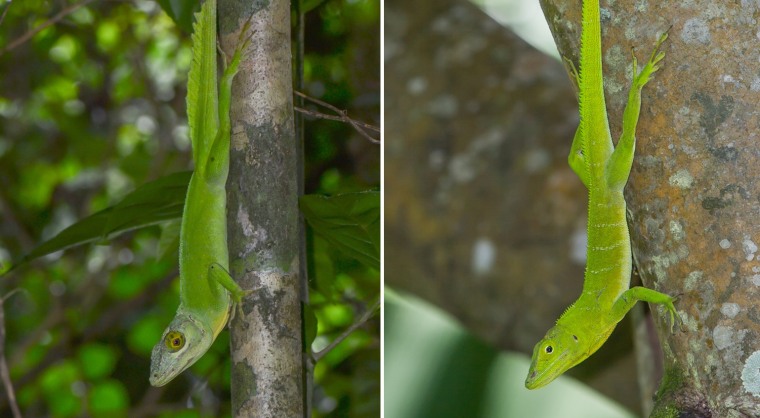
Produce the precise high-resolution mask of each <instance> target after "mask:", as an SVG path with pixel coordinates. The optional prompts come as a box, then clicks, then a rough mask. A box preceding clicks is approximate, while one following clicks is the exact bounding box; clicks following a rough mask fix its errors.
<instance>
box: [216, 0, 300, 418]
mask: <svg viewBox="0 0 760 418" xmlns="http://www.w3.org/2000/svg"><path fill="white" fill-rule="evenodd" d="M251 15H254V18H253V20H252V21H251V27H250V29H249V31H250V33H251V36H252V41H251V46H250V49H249V51H248V53H247V55H246V58H245V59H244V60H243V61H242V64H241V70H240V73H239V74H238V76H237V77H236V79H235V84H234V86H233V94H232V114H231V120H232V147H231V148H232V149H231V152H230V153H231V168H230V177H229V180H228V184H227V190H228V191H227V194H228V207H227V213H228V231H229V248H230V269H231V273H232V275H233V277H234V278H235V280H237V281H238V282H239V283H240V285H241V286H242V287H243V288H244V289H255V290H256V292H255V293H254V294H253V295H251V296H249V297H248V298H246V300H245V302H244V304H243V315H242V317H241V316H238V317H236V318H235V319H234V320H233V321H232V323H231V350H232V410H233V414H234V416H236V417H302V416H303V415H304V406H303V369H302V367H303V365H302V343H301V340H302V338H301V329H302V326H301V305H300V300H301V298H300V284H299V238H298V236H299V232H298V231H299V228H298V168H297V161H298V158H297V144H296V138H295V131H294V127H293V102H292V97H293V92H292V78H291V54H290V44H291V43H290V3H289V2H288V1H282V0H272V1H253V2H250V1H243V0H220V2H219V22H220V33H221V40H222V42H221V43H222V47H223V48H224V50H225V51H228V54H229V53H231V51H232V50H233V48H234V46H235V45H236V43H237V36H238V35H237V34H238V31H239V30H240V29H241V28H242V25H243V23H244V22H245V21H246V20H247V19H248V17H249V16H251Z"/></svg>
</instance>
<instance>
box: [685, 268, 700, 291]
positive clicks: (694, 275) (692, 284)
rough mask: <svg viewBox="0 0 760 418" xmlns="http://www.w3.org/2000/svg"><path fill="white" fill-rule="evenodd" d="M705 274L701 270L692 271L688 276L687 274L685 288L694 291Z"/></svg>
mask: <svg viewBox="0 0 760 418" xmlns="http://www.w3.org/2000/svg"><path fill="white" fill-rule="evenodd" d="M703 276H704V273H703V272H701V271H700V270H697V271H692V272H691V273H689V275H688V276H686V282H685V283H684V288H685V289H686V290H688V291H692V290H694V289H696V288H697V285H699V283H700V282H701V281H702V277H703Z"/></svg>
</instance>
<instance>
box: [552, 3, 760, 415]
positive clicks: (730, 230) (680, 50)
mask: <svg viewBox="0 0 760 418" xmlns="http://www.w3.org/2000/svg"><path fill="white" fill-rule="evenodd" d="M542 5H543V7H544V11H545V12H546V15H547V20H548V21H549V22H550V26H552V31H553V32H554V36H555V39H557V43H558V45H559V46H560V48H559V49H560V51H561V53H562V54H563V55H565V56H567V57H571V58H575V57H576V55H577V48H576V47H575V46H573V45H576V46H577V39H579V38H578V35H579V33H580V26H579V22H580V12H579V10H580V1H576V0H542ZM601 6H602V28H603V29H602V43H603V45H602V56H603V57H604V60H605V62H604V72H605V79H604V81H605V92H606V93H607V99H608V101H607V103H608V106H607V108H608V114H609V117H610V127H611V129H612V133H613V138H616V137H617V135H619V132H620V126H621V121H622V112H623V106H624V104H625V100H626V94H627V90H628V86H629V85H630V78H631V70H630V58H628V57H630V54H629V52H628V51H629V50H630V49H631V48H632V47H635V48H636V53H637V55H638V57H639V59H640V62H644V60H645V59H647V58H648V55H647V54H649V52H650V51H651V48H652V46H653V45H654V42H655V41H656V39H657V36H658V35H659V34H660V33H662V32H664V31H665V30H668V28H670V37H669V39H668V41H667V42H666V43H665V44H664V45H663V48H662V49H663V51H664V52H665V53H666V54H667V55H666V57H665V60H664V61H663V63H662V64H661V67H662V69H661V70H660V71H659V72H657V73H656V74H655V75H654V79H653V80H652V81H651V82H650V83H649V84H647V86H646V87H645V88H644V92H643V96H642V97H643V98H642V111H641V120H640V121H639V127H638V132H637V141H638V143H637V145H636V157H635V159H634V162H633V170H632V173H631V177H630V179H629V182H628V185H627V186H626V201H627V202H628V207H629V211H630V219H629V225H630V227H631V240H632V244H633V253H634V259H635V261H636V265H637V266H638V269H639V272H640V274H641V277H642V280H643V282H644V284H645V285H646V286H647V287H650V288H653V289H656V290H659V291H663V292H665V293H668V294H671V295H676V296H678V300H677V302H676V309H677V310H678V313H679V315H680V317H681V319H682V321H683V325H682V326H681V329H680V330H678V327H676V332H674V333H671V332H670V330H669V325H667V324H666V322H665V315H664V312H663V311H662V310H661V309H657V312H658V315H656V316H657V318H658V319H657V321H656V323H657V324H658V334H659V336H660V337H661V341H662V345H663V351H664V353H665V363H664V378H663V379H662V383H661V384H660V385H659V389H658V391H657V399H656V402H655V405H654V410H653V412H652V416H653V417H666V416H667V417H671V416H694V417H710V416H712V417H757V416H760V415H759V414H760V350H759V349H758V341H760V310H759V309H758V307H757V300H758V298H757V295H758V291H759V290H760V257H759V256H760V254H758V245H759V244H758V243H760V222H758V218H757V213H758V196H760V183H758V182H757V181H756V179H757V178H760V164H758V159H759V158H760V147H758V139H760V138H758V136H760V134H759V133H760V117H758V106H757V104H758V103H760V77H759V76H758V62H760V52H759V51H758V48H757V42H758V41H757V17H758V15H759V14H760V7H759V6H758V5H757V3H756V2H717V3H716V2H713V1H708V0H697V1H693V2H690V3H689V5H685V3H683V2H681V1H675V0H673V1H667V0H664V1H659V2H649V3H648V4H643V3H642V2H639V1H634V0H617V1H614V2H613V1H602V2H601ZM576 62H577V60H576ZM581 71H583V69H581ZM650 361H653V360H651V359H650ZM645 395H646V394H645Z"/></svg>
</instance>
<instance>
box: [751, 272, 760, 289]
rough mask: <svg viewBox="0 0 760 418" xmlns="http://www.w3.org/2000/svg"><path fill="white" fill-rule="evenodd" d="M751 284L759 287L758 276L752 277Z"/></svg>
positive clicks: (759, 278)
mask: <svg viewBox="0 0 760 418" xmlns="http://www.w3.org/2000/svg"><path fill="white" fill-rule="evenodd" d="M752 284H754V285H755V286H760V274H755V275H754V276H752Z"/></svg>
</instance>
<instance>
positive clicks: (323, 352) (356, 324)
mask: <svg viewBox="0 0 760 418" xmlns="http://www.w3.org/2000/svg"><path fill="white" fill-rule="evenodd" d="M379 307H380V298H378V299H377V300H376V301H375V303H373V304H372V307H370V308H369V309H367V310H366V311H364V314H363V315H362V316H361V318H359V319H358V320H357V321H356V322H354V323H353V324H351V326H350V327H348V328H346V330H345V331H343V333H342V334H340V335H339V336H338V337H337V338H335V339H334V340H332V342H331V343H330V344H328V345H327V347H325V348H323V349H321V350H319V351H317V352H316V353H314V355H313V356H312V358H313V359H314V362H315V363H316V362H318V361H319V360H321V359H322V357H324V356H325V355H327V353H329V352H330V351H331V350H332V349H333V348H335V347H337V346H338V344H340V343H342V342H343V340H345V339H346V338H348V336H349V335H351V333H352V332H354V331H356V329H357V328H359V327H360V326H362V325H364V323H365V322H367V321H369V319H370V318H372V316H374V315H375V311H376V310H377V309H378V308H379Z"/></svg>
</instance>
